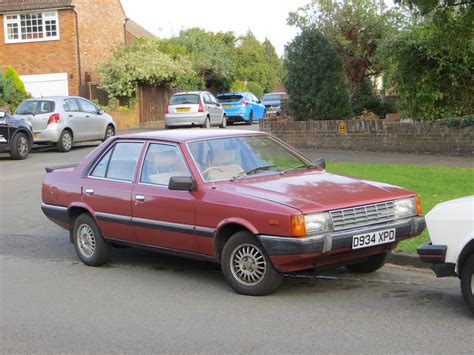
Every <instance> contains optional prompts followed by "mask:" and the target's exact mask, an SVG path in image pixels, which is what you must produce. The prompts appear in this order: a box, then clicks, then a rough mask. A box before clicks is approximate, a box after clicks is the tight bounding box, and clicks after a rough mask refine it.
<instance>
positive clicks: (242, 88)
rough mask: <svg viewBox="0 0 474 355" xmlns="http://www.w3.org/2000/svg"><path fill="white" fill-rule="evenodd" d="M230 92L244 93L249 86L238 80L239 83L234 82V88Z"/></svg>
mask: <svg viewBox="0 0 474 355" xmlns="http://www.w3.org/2000/svg"><path fill="white" fill-rule="evenodd" d="M230 91H231V92H243V91H247V86H246V85H245V82H244V81H241V80H237V81H234V83H233V84H232V86H231V87H230Z"/></svg>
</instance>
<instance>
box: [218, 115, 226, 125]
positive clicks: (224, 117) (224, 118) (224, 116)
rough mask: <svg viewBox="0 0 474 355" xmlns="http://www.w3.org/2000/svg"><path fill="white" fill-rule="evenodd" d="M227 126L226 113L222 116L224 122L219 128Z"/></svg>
mask: <svg viewBox="0 0 474 355" xmlns="http://www.w3.org/2000/svg"><path fill="white" fill-rule="evenodd" d="M226 127H227V117H226V115H223V116H222V123H221V124H220V126H219V128H226Z"/></svg>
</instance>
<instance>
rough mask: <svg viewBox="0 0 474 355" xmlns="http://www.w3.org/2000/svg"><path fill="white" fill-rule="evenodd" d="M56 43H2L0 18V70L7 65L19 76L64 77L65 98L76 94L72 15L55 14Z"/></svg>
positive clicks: (76, 79)
mask: <svg viewBox="0 0 474 355" xmlns="http://www.w3.org/2000/svg"><path fill="white" fill-rule="evenodd" d="M58 17H59V30H60V39H59V40H56V41H43V42H26V43H9V44H6V43H5V37H4V33H3V31H4V27H3V15H0V70H1V71H5V69H6V68H7V67H8V66H9V65H11V66H13V67H14V68H15V69H16V71H17V72H18V73H19V74H20V75H33V74H50V73H64V72H65V73H68V84H69V94H70V95H78V94H79V67H78V60H77V37H76V31H75V27H76V24H75V21H76V20H75V15H74V12H73V11H72V10H59V11H58Z"/></svg>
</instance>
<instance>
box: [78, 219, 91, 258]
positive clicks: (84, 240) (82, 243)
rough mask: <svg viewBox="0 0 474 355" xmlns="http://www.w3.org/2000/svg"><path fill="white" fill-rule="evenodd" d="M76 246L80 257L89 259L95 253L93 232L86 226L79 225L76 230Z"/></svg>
mask: <svg viewBox="0 0 474 355" xmlns="http://www.w3.org/2000/svg"><path fill="white" fill-rule="evenodd" d="M77 234H78V235H77V245H78V247H79V250H80V251H81V253H82V255H84V256H85V257H87V258H90V257H91V256H92V255H94V251H95V235H94V231H93V230H92V228H91V227H90V226H89V225H88V224H81V225H80V226H79V229H78V230H77Z"/></svg>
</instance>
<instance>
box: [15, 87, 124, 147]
mask: <svg viewBox="0 0 474 355" xmlns="http://www.w3.org/2000/svg"><path fill="white" fill-rule="evenodd" d="M15 116H18V117H22V118H24V119H25V120H27V121H29V122H31V125H32V126H33V143H36V144H56V145H57V148H58V150H59V151H60V152H68V151H70V150H71V148H72V145H73V143H75V142H85V141H96V140H105V139H107V138H108V137H111V136H113V135H115V127H116V126H115V122H114V120H113V119H112V116H110V115H108V114H106V113H105V112H104V110H102V109H100V108H99V107H97V106H96V105H95V104H94V103H92V102H90V101H89V100H86V99H84V98H82V97H75V96H51V97H43V98H39V99H29V100H25V101H23V102H22V103H21V104H20V106H18V108H17V109H16V111H15Z"/></svg>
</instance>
